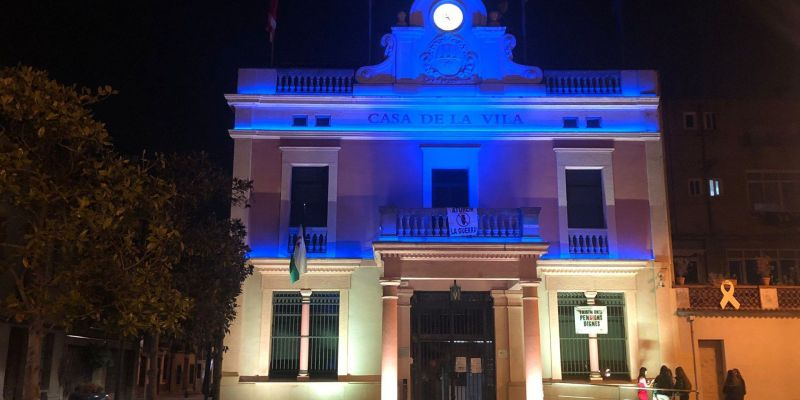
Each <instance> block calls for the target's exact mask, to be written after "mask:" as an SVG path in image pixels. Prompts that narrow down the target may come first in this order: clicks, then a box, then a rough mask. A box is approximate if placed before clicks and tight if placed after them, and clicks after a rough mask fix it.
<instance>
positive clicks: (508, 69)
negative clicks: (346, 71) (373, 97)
mask: <svg viewBox="0 0 800 400" xmlns="http://www.w3.org/2000/svg"><path fill="white" fill-rule="evenodd" d="M408 16H409V20H408V23H405V21H398V24H397V25H398V26H394V27H392V32H391V33H388V34H386V35H384V36H383V38H382V39H381V44H382V45H383V46H384V48H385V50H384V55H385V59H384V60H383V62H381V63H380V64H377V65H372V66H366V67H362V68H360V69H359V70H358V72H357V73H356V80H357V81H358V83H360V84H362V85H370V84H373V85H386V84H423V85H431V84H435V85H459V84H460V85H470V84H471V85H474V84H481V83H513V84H538V83H540V82H541V79H542V71H541V69H539V68H537V67H534V66H526V65H520V64H517V63H515V62H514V61H513V53H512V50H513V49H514V47H515V46H516V39H515V38H514V36H512V35H510V34H507V33H506V29H505V27H503V26H489V25H490V24H487V12H486V7H485V6H484V4H483V2H482V1H480V0H417V1H415V2H414V3H413V4H412V6H411V10H410V12H409V14H408Z"/></svg>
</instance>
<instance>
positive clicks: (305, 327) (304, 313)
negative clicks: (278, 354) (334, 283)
mask: <svg viewBox="0 0 800 400" xmlns="http://www.w3.org/2000/svg"><path fill="white" fill-rule="evenodd" d="M300 294H301V295H302V296H303V303H302V306H301V309H300V373H299V374H298V375H299V376H300V377H303V378H307V377H308V335H309V333H310V330H311V290H310V289H303V290H301V291H300Z"/></svg>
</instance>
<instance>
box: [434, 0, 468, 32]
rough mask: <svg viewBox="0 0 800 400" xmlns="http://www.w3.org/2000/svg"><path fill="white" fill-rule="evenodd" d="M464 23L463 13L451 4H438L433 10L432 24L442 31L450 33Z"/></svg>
mask: <svg viewBox="0 0 800 400" xmlns="http://www.w3.org/2000/svg"><path fill="white" fill-rule="evenodd" d="M462 22H464V13H463V12H462V11H461V8H460V7H458V6H457V5H455V4H453V3H444V4H440V5H439V6H438V7H436V9H435V10H433V23H434V24H436V26H437V27H438V28H439V29H441V30H443V31H452V30H455V29H456V28H458V27H459V26H461V23H462Z"/></svg>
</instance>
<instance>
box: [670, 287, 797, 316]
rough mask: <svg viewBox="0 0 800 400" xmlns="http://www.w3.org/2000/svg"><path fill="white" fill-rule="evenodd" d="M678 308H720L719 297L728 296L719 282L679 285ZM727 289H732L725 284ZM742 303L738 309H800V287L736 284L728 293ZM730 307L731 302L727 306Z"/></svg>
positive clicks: (685, 309) (696, 309) (711, 309)
mask: <svg viewBox="0 0 800 400" xmlns="http://www.w3.org/2000/svg"><path fill="white" fill-rule="evenodd" d="M675 290H676V294H677V298H678V310H679V311H684V312H687V311H689V312H691V311H721V310H722V307H721V306H720V301H722V300H723V298H724V297H725V293H723V291H722V289H721V288H720V287H719V286H716V285H714V286H705V285H703V286H701V285H687V286H682V287H676V288H675ZM726 290H730V289H729V288H728V287H726ZM729 294H730V295H732V296H733V298H734V299H736V301H737V302H738V303H739V310H738V311H759V310H769V311H792V312H800V287H798V286H751V285H742V286H735V287H734V288H733V292H732V293H729ZM726 309H727V310H731V309H732V307H731V306H730V305H728V306H726Z"/></svg>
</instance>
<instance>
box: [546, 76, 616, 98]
mask: <svg viewBox="0 0 800 400" xmlns="http://www.w3.org/2000/svg"><path fill="white" fill-rule="evenodd" d="M543 82H544V84H545V87H546V90H547V94H549V95H598V94H602V95H619V94H622V77H621V74H620V71H545V72H544V79H543Z"/></svg>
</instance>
